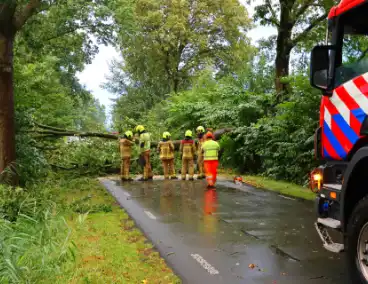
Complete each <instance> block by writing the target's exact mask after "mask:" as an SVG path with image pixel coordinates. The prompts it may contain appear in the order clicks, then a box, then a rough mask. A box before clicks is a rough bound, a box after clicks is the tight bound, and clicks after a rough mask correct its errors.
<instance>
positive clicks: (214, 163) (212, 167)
mask: <svg viewBox="0 0 368 284" xmlns="http://www.w3.org/2000/svg"><path fill="white" fill-rule="evenodd" d="M218 164H219V162H218V160H209V161H204V170H205V172H206V180H207V184H208V185H209V186H214V185H215V184H216V179H217V167H218Z"/></svg>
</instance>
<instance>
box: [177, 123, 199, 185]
mask: <svg viewBox="0 0 368 284" xmlns="http://www.w3.org/2000/svg"><path fill="white" fill-rule="evenodd" d="M195 151H196V149H195V144H194V141H193V133H192V131H191V130H187V131H186V132H185V139H184V140H181V143H180V154H181V158H182V167H181V179H182V180H185V179H186V175H187V173H188V174H189V180H193V179H194V178H193V176H194V156H195Z"/></svg>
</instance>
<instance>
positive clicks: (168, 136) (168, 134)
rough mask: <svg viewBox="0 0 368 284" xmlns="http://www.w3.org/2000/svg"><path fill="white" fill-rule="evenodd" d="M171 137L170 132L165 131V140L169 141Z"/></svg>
mask: <svg viewBox="0 0 368 284" xmlns="http://www.w3.org/2000/svg"><path fill="white" fill-rule="evenodd" d="M170 137H171V134H170V132H167V131H165V132H164V133H163V134H162V138H164V139H168V138H170Z"/></svg>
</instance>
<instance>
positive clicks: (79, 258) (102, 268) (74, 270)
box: [45, 178, 180, 284]
mask: <svg viewBox="0 0 368 284" xmlns="http://www.w3.org/2000/svg"><path fill="white" fill-rule="evenodd" d="M74 186H75V188H74V189H68V188H67V189H64V190H63V191H62V192H60V196H61V199H62V200H63V201H64V202H65V206H66V212H69V213H68V214H66V219H67V222H68V224H69V226H70V227H71V228H72V237H71V239H72V241H73V242H74V244H75V246H76V262H75V263H67V264H66V265H65V266H64V267H63V273H62V274H61V276H59V277H57V279H53V280H51V281H46V282H45V283H51V282H53V283H55V282H56V283H101V284H102V283H180V280H179V278H178V277H177V276H176V275H174V273H173V272H172V271H171V269H170V268H169V267H168V266H167V265H166V263H165V261H164V260H163V259H162V258H161V257H160V255H159V254H158V252H156V251H155V250H154V249H153V247H152V245H151V244H150V243H149V242H148V241H147V239H146V238H145V237H144V236H143V234H142V233H141V231H139V230H138V229H137V228H136V227H135V225H134V222H133V221H132V220H131V219H130V218H129V217H128V215H127V213H126V212H125V211H123V210H122V209H121V208H120V207H119V206H118V205H117V203H116V201H115V200H114V199H113V197H111V195H110V194H108V193H107V191H106V190H105V189H104V188H103V187H102V186H101V185H100V184H99V182H98V181H97V180H92V179H86V178H85V179H79V183H78V182H76V183H75V184H74ZM76 204H77V205H76ZM81 208H82V210H80V209H81ZM106 208H108V209H106ZM88 209H92V211H93V212H94V213H83V214H80V212H85V211H86V210H87V211H88Z"/></svg>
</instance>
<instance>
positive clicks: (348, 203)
mask: <svg viewBox="0 0 368 284" xmlns="http://www.w3.org/2000/svg"><path fill="white" fill-rule="evenodd" d="M327 35H328V36H327V37H326V45H323V46H321V45H319V46H316V47H314V48H313V50H312V54H311V66H310V69H311V73H310V81H311V84H312V86H314V87H315V88H318V89H320V90H322V95H323V96H322V100H321V107H320V127H319V128H318V129H317V131H316V134H315V153H316V156H317V158H318V159H320V160H321V161H323V165H321V166H320V167H319V168H317V169H315V170H314V171H313V172H312V174H311V186H312V188H313V190H316V192H318V194H317V198H316V205H317V206H316V208H317V212H318V218H317V221H316V223H315V227H316V229H317V232H318V234H319V236H320V237H321V240H322V242H323V246H324V247H325V248H326V249H328V250H329V251H332V252H335V253H341V252H344V253H345V258H346V259H347V265H348V270H349V277H350V279H351V281H352V283H354V284H355V283H368V116H367V114H368V0H342V1H341V2H340V4H339V5H337V6H335V7H333V8H332V9H331V11H330V13H329V15H328V34H327ZM363 47H364V48H363ZM366 175H367V177H366ZM332 231H337V232H338V233H339V234H334V235H333V236H334V238H332V237H331V236H332V234H331V233H332Z"/></svg>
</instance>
